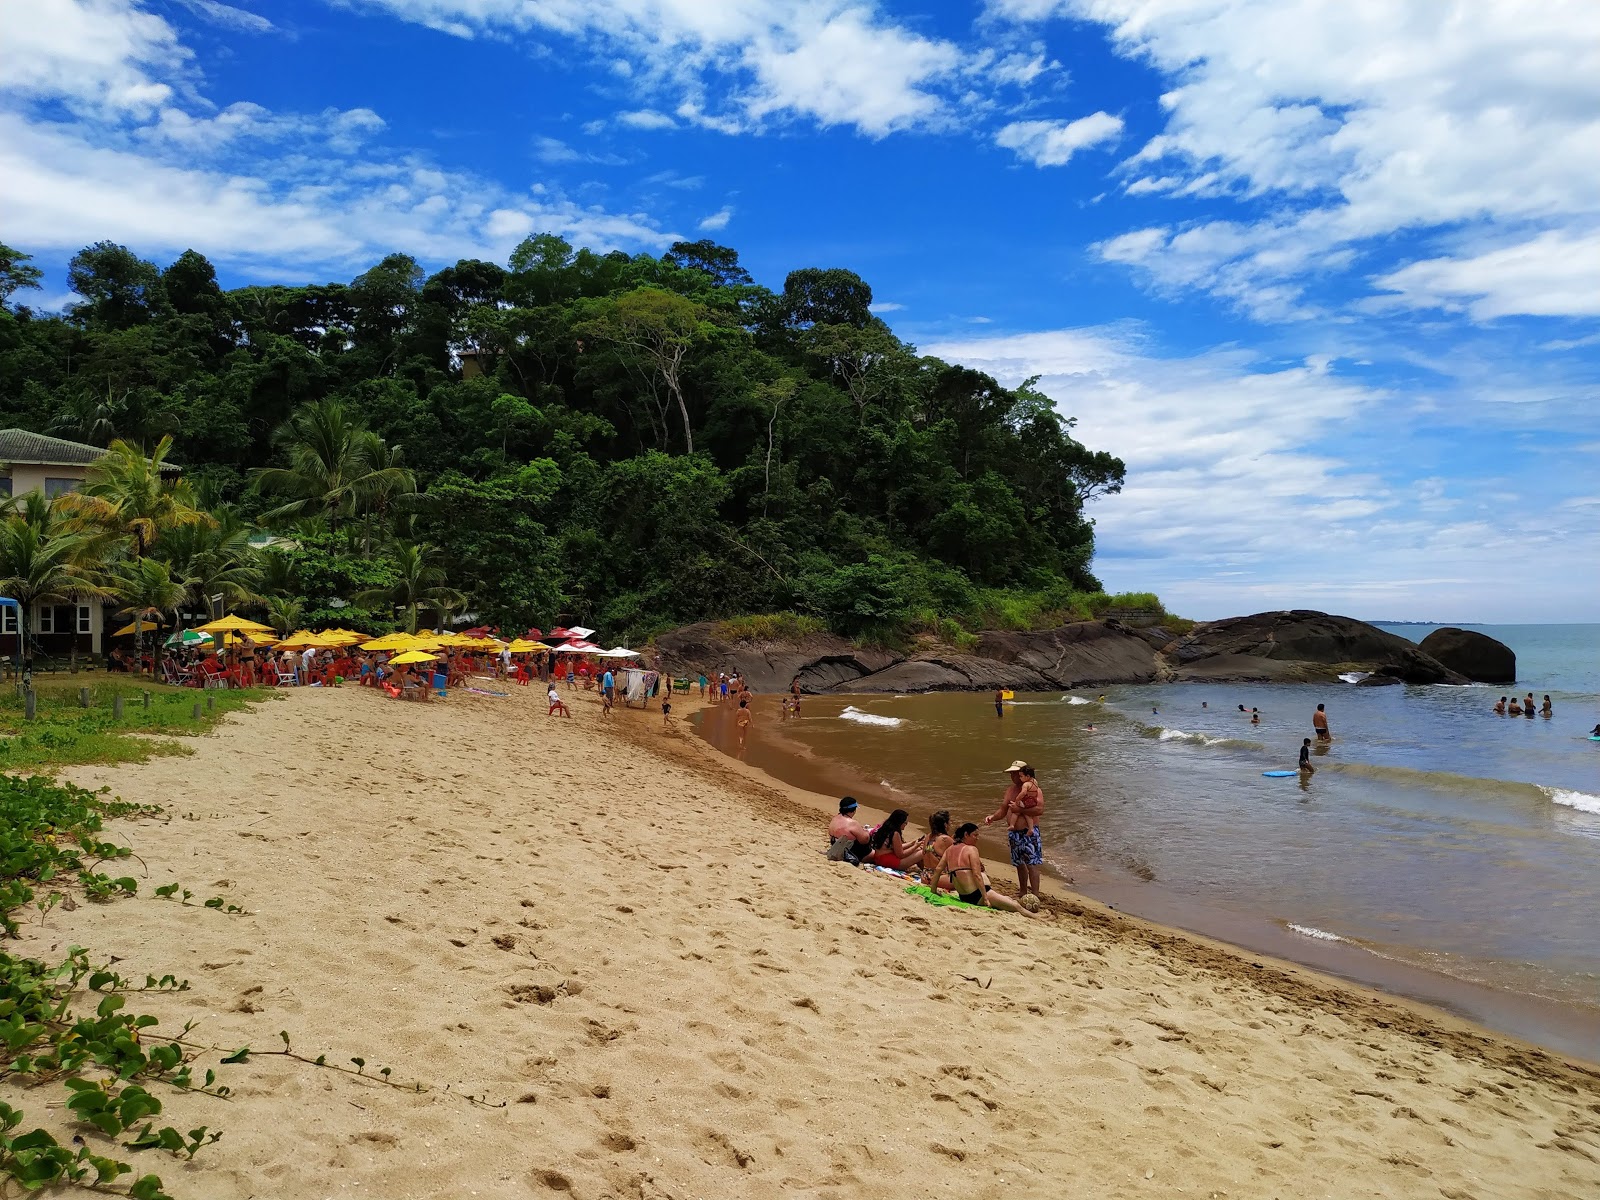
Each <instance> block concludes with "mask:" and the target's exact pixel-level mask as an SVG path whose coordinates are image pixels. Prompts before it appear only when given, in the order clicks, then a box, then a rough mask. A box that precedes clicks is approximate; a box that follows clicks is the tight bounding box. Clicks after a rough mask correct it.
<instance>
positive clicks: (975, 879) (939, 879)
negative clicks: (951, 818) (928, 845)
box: [930, 821, 1044, 920]
mask: <svg viewBox="0 0 1600 1200" xmlns="http://www.w3.org/2000/svg"><path fill="white" fill-rule="evenodd" d="M947 880H948V883H949V886H948V887H945V886H943V885H944V884H945V883H946V881H947ZM930 886H931V887H932V888H933V890H934V891H936V892H937V891H953V892H954V893H955V894H956V899H958V900H960V901H961V902H962V903H964V904H982V905H987V906H988V907H989V908H1003V909H1005V910H1006V911H1007V912H1014V913H1021V914H1022V915H1023V916H1025V917H1027V918H1029V919H1030V920H1034V919H1043V918H1044V914H1043V913H1033V912H1029V911H1028V910H1027V909H1025V908H1023V907H1022V905H1020V904H1018V903H1017V902H1016V901H1015V900H1013V899H1012V898H1011V897H1010V896H1007V895H1004V894H1002V893H1000V892H997V891H995V890H994V889H993V888H991V887H990V886H989V876H988V874H987V873H986V872H985V871H984V869H983V857H982V856H981V855H980V854H979V853H978V827H977V826H976V825H974V824H973V823H972V822H971V821H968V822H967V823H966V824H964V825H962V826H961V827H960V828H959V829H957V830H956V840H955V844H954V845H953V846H951V847H950V849H948V850H946V851H945V852H944V853H943V854H942V855H940V857H939V863H938V865H937V866H936V867H934V868H933V882H932V884H931V885H930Z"/></svg>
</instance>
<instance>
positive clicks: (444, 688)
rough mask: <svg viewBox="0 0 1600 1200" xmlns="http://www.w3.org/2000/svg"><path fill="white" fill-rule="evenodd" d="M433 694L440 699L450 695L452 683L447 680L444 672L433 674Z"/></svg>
mask: <svg viewBox="0 0 1600 1200" xmlns="http://www.w3.org/2000/svg"><path fill="white" fill-rule="evenodd" d="M433 694H434V695H435V696H438V697H439V698H440V699H443V698H444V697H445V696H447V695H449V694H450V681H449V680H448V679H446V678H445V675H444V672H442V671H435V672H434V673H433Z"/></svg>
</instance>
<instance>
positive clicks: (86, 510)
mask: <svg viewBox="0 0 1600 1200" xmlns="http://www.w3.org/2000/svg"><path fill="white" fill-rule="evenodd" d="M38 280H39V276H38V272H37V271H36V270H34V268H33V267H32V266H31V265H30V262H29V258H28V256H27V255H25V254H22V253H19V252H17V251H15V250H11V249H9V248H6V247H0V300H3V302H4V312H3V314H0V427H13V426H15V427H20V428H24V429H28V430H32V431H35V432H39V433H46V434H51V435H53V436H57V437H64V438H70V439H73V440H76V441H82V442H89V443H93V444H95V445H99V446H114V447H115V448H116V449H117V451H118V455H116V456H113V460H112V461H111V462H110V463H109V464H108V465H106V466H103V467H102V468H99V469H98V470H97V471H96V472H95V473H94V475H93V476H92V480H91V486H90V487H87V488H86V489H84V490H85V492H87V493H91V497H90V499H93V497H94V496H98V501H97V502H96V503H94V504H88V506H87V507H85V505H86V503H87V501H85V500H79V501H76V502H71V503H69V505H68V506H67V507H68V509H71V511H64V512H62V513H60V514H58V517H59V519H57V518H55V517H52V516H51V515H50V513H48V512H45V511H43V510H42V509H41V510H40V511H36V512H33V513H32V514H31V515H30V514H29V513H28V512H26V511H21V510H23V509H25V507H26V506H25V505H22V504H21V502H20V501H19V502H16V508H17V509H18V511H16V512H14V513H13V515H12V516H11V517H10V518H9V521H10V523H11V525H12V526H15V527H17V529H19V530H23V531H24V532H25V531H26V530H29V529H31V530H32V534H31V536H32V538H33V543H34V544H33V547H32V550H31V551H29V549H28V547H27V546H23V547H22V548H21V549H22V551H24V552H39V550H40V546H41V545H45V546H47V545H48V544H49V542H50V539H51V538H53V537H67V538H79V539H88V540H85V541H82V542H81V544H79V545H78V546H77V547H76V549H75V550H74V551H73V552H72V553H71V554H64V555H62V556H60V557H61V558H62V559H63V561H65V560H67V559H72V560H74V561H77V562H78V563H79V568H78V570H79V575H80V576H81V586H78V585H74V586H78V591H79V592H80V593H81V592H82V589H83V587H98V588H101V589H103V590H107V591H108V594H115V595H116V596H117V597H118V598H120V599H122V600H124V601H126V602H127V604H128V607H129V608H130V609H132V608H136V607H153V608H156V609H163V608H165V607H170V606H169V605H163V604H159V603H158V604H154V605H143V604H142V603H141V602H140V601H139V600H138V598H137V597H138V595H140V594H148V593H150V592H151V591H152V590H153V591H154V592H157V593H160V594H161V595H164V596H166V597H167V598H168V599H170V598H171V596H172V594H173V593H172V590H171V589H172V588H174V587H175V588H177V589H179V590H181V591H182V592H183V593H185V594H186V595H188V596H190V597H198V596H202V595H208V594H215V593H216V592H217V591H218V590H222V591H226V592H228V593H230V596H231V598H232V599H234V600H237V601H242V602H250V601H252V600H253V601H254V602H256V603H257V604H258V605H268V606H269V611H271V612H274V613H275V614H276V620H275V623H279V624H282V623H284V621H283V618H284V617H285V616H286V615H287V616H289V617H291V618H292V623H300V622H309V623H316V622H318V621H321V620H328V621H337V622H338V623H341V624H346V625H349V624H358V625H359V624H363V623H364V624H365V626H366V627H378V626H384V627H387V626H388V625H390V624H393V622H394V620H395V614H396V613H397V612H399V613H401V614H403V615H402V620H406V619H409V620H411V621H414V620H415V619H416V617H417V614H418V612H419V611H420V612H421V613H422V614H424V616H427V615H429V614H432V613H437V612H438V611H439V610H441V609H442V610H443V611H444V612H445V613H446V614H447V615H448V614H451V613H460V612H470V613H476V614H478V615H479V617H480V619H482V620H484V621H486V622H490V623H494V624H498V625H501V626H502V627H504V628H506V629H512V628H516V629H519V630H520V629H521V628H523V627H525V626H526V625H528V624H530V623H533V624H544V623H548V622H551V621H554V620H556V619H558V618H560V619H564V620H582V621H584V622H585V623H587V624H590V625H594V626H598V627H599V628H600V629H602V630H604V631H605V636H608V637H610V636H619V637H620V636H630V637H633V636H641V635H646V634H648V633H650V632H651V631H653V630H656V629H660V628H664V627H667V626H670V625H674V624H678V623H681V622H684V621H690V620H698V619H703V618H708V617H726V616H733V615H737V614H744V613H761V612H770V611H781V610H786V611H793V612H796V613H799V614H803V615H805V616H808V617H813V618H816V619H819V620H821V621H823V622H825V623H826V624H827V625H828V626H830V627H832V628H834V629H836V630H838V631H840V632H843V633H846V634H857V635H858V634H862V633H869V634H870V633H874V632H879V631H890V630H896V629H898V630H901V631H904V630H906V629H908V628H912V627H916V626H919V625H927V624H929V623H930V622H931V623H934V624H935V625H938V624H939V623H943V624H945V625H950V624H951V623H954V625H955V626H956V627H965V628H974V627H977V626H981V625H985V624H1011V625H1017V624H1026V623H1029V622H1031V621H1036V620H1046V619H1052V618H1059V616H1060V615H1062V614H1066V613H1071V612H1075V611H1082V610H1084V609H1086V608H1089V607H1093V606H1094V605H1095V604H1096V603H1104V601H1103V599H1101V598H1096V597H1094V596H1093V594H1094V593H1096V592H1097V591H1098V583H1097V581H1096V580H1095V578H1094V576H1093V575H1092V574H1091V573H1090V562H1091V558H1092V555H1093V551H1094V530H1093V524H1092V522H1091V521H1090V520H1089V519H1088V518H1087V517H1086V515H1085V507H1086V505H1087V504H1088V503H1089V502H1090V501H1091V500H1092V499H1094V497H1096V496H1097V495H1101V494H1104V493H1107V492H1114V491H1116V490H1117V489H1118V488H1119V487H1120V486H1121V482H1122V478H1123V464H1122V463H1121V462H1120V461H1119V460H1117V459H1116V458H1114V457H1112V456H1111V455H1109V454H1106V453H1103V452H1097V451H1093V450H1090V449H1088V448H1086V447H1084V446H1083V445H1081V444H1080V443H1078V442H1077V441H1076V440H1075V439H1074V438H1073V437H1072V425H1073V421H1072V419H1071V418H1063V417H1062V416H1061V415H1059V414H1058V413H1057V412H1056V411H1055V409H1054V406H1053V405H1052V403H1051V401H1050V400H1049V399H1048V398H1046V397H1045V396H1044V395H1042V394H1040V393H1039V392H1038V391H1036V390H1034V388H1033V387H1032V386H1031V385H1030V384H1024V385H1023V386H1021V387H1019V388H1015V389H1011V388H1005V387H1001V386H1000V385H999V384H998V383H996V381H995V380H993V379H991V378H989V377H988V376H987V375H984V374H982V373H980V372H978V371H973V370H970V369H967V368H965V367H961V366H955V365H951V364H949V363H945V362H941V361H939V360H938V359H934V358H928V357H923V356H919V355H918V354H917V352H916V350H915V348H914V347H912V346H908V345H906V344H905V343H903V342H901V341H900V340H899V339H897V338H896V337H895V336H894V334H893V333H892V332H891V331H890V330H889V328H888V327H887V326H886V325H885V324H884V323H883V322H882V321H881V320H880V319H879V318H877V317H876V316H874V315H873V313H872V312H871V308H870V305H871V303H872V290H871V288H870V287H869V286H868V285H867V284H866V283H865V282H864V281H863V280H861V279H860V278H859V277H857V276H856V275H855V274H853V273H851V272H850V271H847V270H840V269H827V270H822V269H812V268H806V269H802V270H796V271H793V272H791V273H790V274H789V276H788V278H787V279H785V281H784V285H783V290H782V291H781V292H774V291H772V290H770V289H768V288H765V287H762V286H760V285H758V284H756V283H755V282H754V281H753V280H752V279H751V277H750V275H749V274H748V273H747V272H746V271H745V270H744V269H743V268H742V267H741V266H740V264H739V259H738V255H737V253H736V252H735V251H733V250H731V249H728V248H726V247H722V246H718V245H715V244H713V243H711V242H708V241H700V242H680V243H678V244H676V245H674V246H673V247H672V248H671V249H670V250H669V251H667V252H666V253H665V254H663V255H662V256H660V257H659V258H658V257H653V256H651V255H648V254H638V255H627V254H622V253H610V254H597V253H594V252H592V251H589V250H582V249H580V250H574V249H573V247H571V246H570V245H568V244H567V243H566V242H565V241H563V240H561V239H560V238H558V237H554V236H550V235H543V236H538V237H531V238H529V239H527V240H526V241H524V242H523V243H522V244H521V245H520V246H518V247H517V249H516V251H515V252H514V253H513V254H512V255H511V259H510V263H509V265H508V266H504V267H502V266H499V265H497V264H495V263H489V262H480V261H473V260H465V261H461V262H458V263H456V264H455V265H454V266H449V267H445V268H444V269H442V270H440V271H438V272H436V273H434V274H432V275H428V274H427V273H426V272H425V271H424V270H423V269H422V268H421V267H420V266H419V265H418V264H417V262H416V260H415V259H413V258H411V257H409V256H407V255H404V254H392V255H390V256H388V257H387V258H385V259H384V260H383V261H382V262H380V263H378V264H377V265H376V266H374V267H372V268H371V269H370V270H367V271H365V272H363V273H362V274H360V275H358V276H357V277H356V278H355V279H353V280H351V281H350V282H349V283H328V284H319V285H313V286H306V287H288V286H250V287H241V288H235V289H233V290H231V291H224V290H223V289H222V288H221V287H220V286H219V285H218V282H217V278H216V273H215V271H214V270H213V268H212V265H211V264H210V263H209V262H208V261H207V260H206V259H205V258H204V257H203V256H201V255H200V254H197V253H195V252H194V251H188V252H186V253H184V254H182V255H181V256H179V257H178V258H177V259H176V261H174V262H172V263H171V264H169V265H168V266H166V267H165V268H164V269H163V268H160V267H158V266H157V265H156V264H154V263H151V262H148V261H146V260H144V259H141V258H139V257H138V256H137V255H136V254H135V253H134V252H132V251H130V250H129V249H127V248H125V247H122V246H118V245H113V244H111V243H104V242H102V243H99V244H97V245H94V246H90V247H88V248H87V249H85V250H83V251H82V252H81V253H79V254H78V255H77V256H76V257H75V258H74V259H73V260H72V263H71V268H70V273H69V279H68V282H69V284H70V286H71V287H72V289H73V291H75V292H76V293H77V294H78V295H80V296H82V297H83V301H82V302H81V303H78V304H75V305H73V306H72V307H71V308H70V309H69V310H68V311H67V312H66V313H64V314H62V315H42V314H38V313H34V312H32V311H31V310H29V309H28V308H27V307H26V306H25V305H23V304H21V303H19V302H18V301H19V300H20V299H21V298H22V296H23V294H24V290H25V289H27V288H30V287H35V286H37V284H38ZM166 438H170V439H171V440H170V445H166V444H164V442H163V439H166ZM135 450H137V451H140V452H142V453H143V454H144V455H146V456H150V455H155V456H158V457H160V456H165V458H166V459H167V461H170V462H173V463H178V464H181V465H182V467H183V483H182V484H181V485H179V486H178V487H177V488H173V487H172V485H171V484H170V483H169V484H167V485H166V487H165V492H166V493H167V501H169V502H170V503H168V504H167V506H166V507H165V508H164V509H163V510H162V512H160V513H156V514H154V515H153V516H151V518H150V520H149V521H148V523H147V524H146V525H137V524H132V525H130V524H128V521H130V520H132V517H131V516H130V515H129V514H131V513H133V512H134V510H135V509H137V508H138V507H139V505H140V504H141V503H143V504H145V505H146V506H148V505H150V504H155V505H156V506H157V507H161V505H160V503H159V497H158V496H153V495H151V494H150V492H151V489H152V488H153V489H154V490H155V492H157V493H160V492H161V491H162V490H163V489H162V486H161V483H160V480H159V478H156V479H154V480H152V478H151V477H150V474H149V472H145V473H144V476H143V477H142V478H140V469H139V467H138V464H137V463H136V462H134V459H135V458H137V457H138V455H137V454H135V453H134V451H135ZM119 456H120V457H119ZM113 476H117V477H118V478H117V479H113V478H112V477H113ZM130 477H132V478H131V479H130ZM119 480H120V482H119ZM96 481H97V482H96ZM140 488H143V489H144V491H145V493H146V494H145V495H144V497H143V500H142V501H141V500H140V499H139V498H138V497H137V495H135V496H134V497H133V498H131V499H130V497H129V496H128V495H127V494H126V493H128V492H129V491H130V490H131V491H132V492H133V493H138V491H139V489H140ZM73 504H75V505H76V508H75V509H74V508H73ZM35 507H36V508H38V505H35ZM47 507H59V506H55V505H52V506H47ZM90 520H92V521H97V522H98V525H97V526H95V528H94V529H91V528H90V527H89V526H88V525H86V524H85V522H86V521H90ZM52 521H54V524H52ZM258 528H259V529H264V530H270V531H274V532H277V533H280V534H282V535H283V536H284V537H286V538H288V539H290V541H291V543H292V544H280V545H279V546H277V547H276V548H273V549H269V550H265V551H262V550H260V549H257V548H253V547H251V546H250V544H249V542H248V538H249V535H250V534H251V533H252V532H254V531H255V530H256V529H258ZM96 529H98V530H99V533H100V534H104V533H105V531H106V530H107V529H110V530H111V531H112V532H120V534H121V535H122V537H121V540H120V542H118V543H117V545H118V547H119V548H118V549H116V550H108V549H107V546H108V543H107V542H106V540H105V538H104V537H103V536H102V537H100V538H99V540H98V541H97V542H95V541H94V537H95V530H96ZM141 531H142V532H141ZM13 533H14V534H15V535H16V536H23V534H22V533H17V532H16V530H13ZM23 540H24V541H26V540H27V539H26V537H25V536H24V537H23ZM91 542H93V543H94V544H90V543H91ZM13 549H15V548H13ZM0 551H3V548H0ZM6 553H9V552H0V559H3V558H5V556H6ZM97 556H98V558H97ZM12 557H13V558H15V554H13V555H12ZM8 561H9V560H8ZM97 561H98V563H99V574H97V573H96V567H95V563H96V562H97ZM140 572H144V573H145V574H146V575H147V576H151V577H150V578H145V579H143V580H142V582H141V580H140V579H139V578H138V576H139V573H140ZM16 574H17V572H16V570H15V563H14V562H10V564H9V565H8V564H7V563H6V562H0V576H4V577H6V578H7V579H15V577H16ZM163 576H164V579H165V582H164V583H163ZM57 584H58V585H59V586H58V587H57V590H58V591H66V590H71V589H70V588H69V587H68V586H67V584H65V583H62V582H61V581H60V580H57ZM164 586H165V587H166V588H167V590H166V591H162V588H163V587H164ZM141 587H142V588H143V593H141V591H140V589H141ZM46 591H47V592H48V589H46ZM129 596H134V597H135V598H134V599H132V600H129V599H128V597H129ZM351 605H353V606H354V607H351ZM273 606H275V607H273ZM285 610H287V613H286V611H285ZM405 614H409V616H408V617H407V616H406V615H405Z"/></svg>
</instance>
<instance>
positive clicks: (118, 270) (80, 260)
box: [67, 242, 166, 330]
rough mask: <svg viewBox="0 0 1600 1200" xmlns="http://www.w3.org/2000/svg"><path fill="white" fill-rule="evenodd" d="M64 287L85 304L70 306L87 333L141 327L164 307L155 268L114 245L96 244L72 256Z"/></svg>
mask: <svg viewBox="0 0 1600 1200" xmlns="http://www.w3.org/2000/svg"><path fill="white" fill-rule="evenodd" d="M67 285H68V286H69V287H71V288H72V290H73V291H75V292H77V293H78V295H80V296H82V297H83V301H84V302H83V303H82V304H75V305H73V307H72V310H71V312H72V317H73V319H74V320H75V321H79V322H81V323H82V324H84V325H86V326H88V327H89V328H90V329H95V330H117V329H128V328H131V327H132V326H134V325H142V324H144V323H145V322H146V321H149V320H151V319H153V318H154V317H155V316H156V315H157V314H158V313H160V312H161V311H162V309H163V308H164V307H165V306H166V295H165V293H164V292H163V290H162V287H161V272H160V271H158V270H157V269H156V265H155V264H154V263H152V262H146V261H145V260H144V259H142V258H140V257H139V256H138V255H137V254H135V253H134V252H133V251H132V250H129V249H128V248H127V247H126V246H119V245H117V244H116V243H115V242H96V243H95V244H94V245H92V246H87V247H85V248H84V249H82V250H80V251H78V253H76V254H74V255H73V256H72V261H71V262H70V263H68V264H67Z"/></svg>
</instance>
